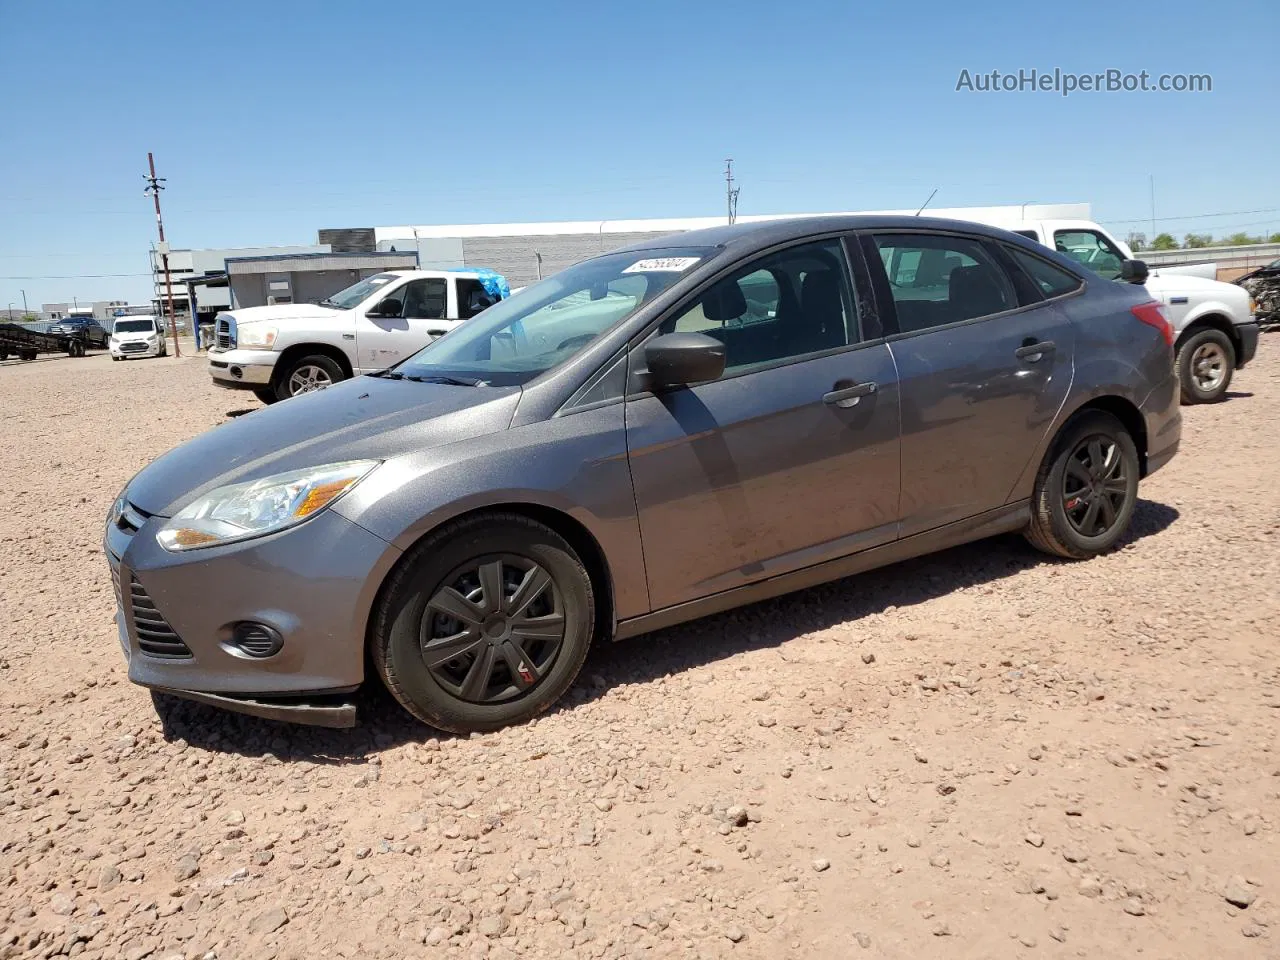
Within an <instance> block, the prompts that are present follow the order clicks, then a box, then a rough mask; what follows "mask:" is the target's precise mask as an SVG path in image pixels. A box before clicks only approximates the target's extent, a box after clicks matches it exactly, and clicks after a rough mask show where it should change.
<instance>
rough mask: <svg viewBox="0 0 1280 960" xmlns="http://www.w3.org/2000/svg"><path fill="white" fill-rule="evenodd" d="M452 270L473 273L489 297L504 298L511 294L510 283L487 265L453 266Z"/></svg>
mask: <svg viewBox="0 0 1280 960" xmlns="http://www.w3.org/2000/svg"><path fill="white" fill-rule="evenodd" d="M453 272H454V273H474V274H475V275H476V277H478V278H479V280H480V285H481V286H483V287H484V292H485V293H487V294H489V296H491V297H497V298H498V299H499V300H505V299H507V297H509V296H511V285H510V284H509V283H507V278H506V277H504V276H503V275H502V274H500V273H498V271H497V270H490V269H489V268H488V267H454V268H453Z"/></svg>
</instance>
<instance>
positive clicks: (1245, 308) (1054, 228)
mask: <svg viewBox="0 0 1280 960" xmlns="http://www.w3.org/2000/svg"><path fill="white" fill-rule="evenodd" d="M995 225H996V226H1001V227H1005V228H1006V229H1009V230H1012V231H1013V232H1014V233H1018V234H1021V235H1022V236H1024V237H1027V238H1029V239H1031V240H1035V241H1037V242H1038V243H1041V244H1043V245H1044V246H1046V247H1051V248H1053V249H1056V250H1057V251H1058V252H1060V253H1063V254H1065V255H1067V256H1068V257H1071V258H1072V259H1073V260H1075V261H1077V262H1078V263H1080V264H1083V265H1084V266H1086V267H1088V268H1089V269H1090V270H1092V271H1093V272H1094V273H1096V274H1098V276H1100V277H1103V278H1105V279H1107V280H1116V279H1121V278H1120V267H1121V264H1122V263H1123V262H1124V261H1125V260H1128V259H1131V258H1132V256H1133V253H1132V252H1131V251H1130V250H1129V247H1128V246H1127V245H1125V244H1124V243H1122V242H1121V241H1120V240H1117V239H1116V238H1115V237H1113V236H1112V235H1111V234H1110V233H1108V232H1107V230H1106V229H1105V228H1104V227H1102V226H1100V225H1099V224H1096V223H1094V222H1093V221H1091V220H1019V221H1008V220H1004V221H1000V222H998V223H995ZM1198 269H1201V268H1200V267H1199V266H1198V265H1191V266H1188V267H1181V268H1179V267H1160V268H1153V269H1152V270H1151V271H1150V272H1149V276H1148V278H1147V281H1146V288H1147V289H1148V290H1149V291H1150V292H1151V294H1152V296H1154V297H1155V298H1156V299H1157V300H1159V301H1160V303H1161V304H1163V305H1164V308H1165V315H1166V316H1167V317H1168V318H1169V322H1170V323H1171V324H1172V325H1173V332H1174V335H1175V342H1174V363H1175V366H1176V369H1177V371H1178V379H1179V382H1180V387H1181V393H1182V400H1183V402H1184V403H1212V402H1213V401H1215V400H1221V399H1222V398H1223V397H1224V396H1225V395H1226V393H1227V388H1228V387H1230V386H1231V377H1232V375H1233V374H1234V372H1235V371H1236V370H1238V369H1240V368H1241V367H1243V366H1245V364H1247V363H1248V362H1249V361H1250V360H1252V359H1253V357H1254V354H1255V353H1256V352H1257V349H1258V323H1257V320H1256V319H1255V318H1254V316H1253V305H1252V303H1251V301H1250V299H1249V294H1248V293H1247V292H1246V291H1244V290H1242V289H1241V288H1240V287H1238V286H1236V285H1235V284H1230V283H1221V282H1219V281H1217V280H1210V279H1207V278H1205V277H1203V276H1196V275H1195V273H1194V271H1195V270H1198Z"/></svg>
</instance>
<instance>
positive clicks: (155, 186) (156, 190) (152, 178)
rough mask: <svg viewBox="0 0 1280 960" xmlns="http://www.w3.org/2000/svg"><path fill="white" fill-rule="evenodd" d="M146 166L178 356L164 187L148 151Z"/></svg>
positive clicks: (170, 333)
mask: <svg viewBox="0 0 1280 960" xmlns="http://www.w3.org/2000/svg"><path fill="white" fill-rule="evenodd" d="M147 166H148V167H149V168H150V173H149V174H143V175H142V178H143V179H144V180H146V181H147V189H146V190H145V191H143V192H144V193H145V194H146V195H147V196H149V197H152V198H154V199H155V202H156V229H157V230H159V231H160V243H159V250H160V259H161V260H162V262H163V263H164V286H165V290H166V291H167V293H168V296H169V335H170V336H172V337H173V355H174V356H175V357H180V356H182V351H181V350H180V349H179V348H178V318H177V316H176V314H175V313H174V310H173V275H172V274H171V273H170V272H169V244H168V243H167V242H166V241H165V239H164V220H163V219H162V218H161V216H160V191H161V190H163V189H164V187H163V186H162V184H163V183H164V177H157V176H156V161H155V157H153V156H152V155H151V153H150V152H148V153H147ZM195 322H196V318H195V317H194V316H193V317H192V318H191V324H192V326H194V325H195Z"/></svg>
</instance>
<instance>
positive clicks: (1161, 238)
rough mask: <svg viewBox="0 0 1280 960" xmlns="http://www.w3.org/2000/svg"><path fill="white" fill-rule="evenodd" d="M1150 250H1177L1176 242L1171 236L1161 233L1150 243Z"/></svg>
mask: <svg viewBox="0 0 1280 960" xmlns="http://www.w3.org/2000/svg"><path fill="white" fill-rule="evenodd" d="M1151 249H1152V250H1177V249H1178V241H1177V240H1175V239H1173V234H1171V233H1162V234H1159V235H1158V236H1157V237H1156V238H1155V239H1154V240H1152V241H1151Z"/></svg>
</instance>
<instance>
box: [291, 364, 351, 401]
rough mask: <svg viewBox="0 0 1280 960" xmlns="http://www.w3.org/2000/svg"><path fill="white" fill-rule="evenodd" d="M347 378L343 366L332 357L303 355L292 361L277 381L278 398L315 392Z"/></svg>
mask: <svg viewBox="0 0 1280 960" xmlns="http://www.w3.org/2000/svg"><path fill="white" fill-rule="evenodd" d="M346 378H347V376H346V374H345V373H343V372H342V367H340V366H338V363H337V361H335V360H334V359H333V358H332V357H326V356H325V355H324V354H319V353H317V354H312V355H311V356H307V357H301V358H299V359H298V360H295V361H294V362H293V363H291V364H290V365H289V367H288V369H286V370H285V371H284V372H283V373H282V374H281V375H280V378H279V379H278V380H277V381H276V385H275V390H276V399H277V400H288V399H289V398H290V397H296V396H298V395H299V394H302V393H314V392H315V391H316V390H323V389H325V388H326V387H331V386H333V385H334V384H335V383H337V382H339V381H340V380H345V379H346Z"/></svg>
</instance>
